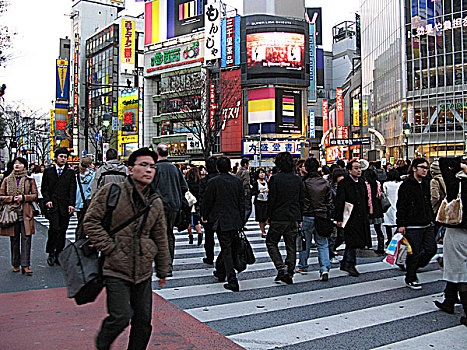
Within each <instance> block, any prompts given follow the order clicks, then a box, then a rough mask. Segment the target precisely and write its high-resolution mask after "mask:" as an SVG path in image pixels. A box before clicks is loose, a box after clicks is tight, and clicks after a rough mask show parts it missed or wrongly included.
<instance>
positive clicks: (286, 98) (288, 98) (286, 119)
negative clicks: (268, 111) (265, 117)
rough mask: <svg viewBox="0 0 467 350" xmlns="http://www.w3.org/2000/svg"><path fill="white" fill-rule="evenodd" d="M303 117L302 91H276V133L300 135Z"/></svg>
mask: <svg viewBox="0 0 467 350" xmlns="http://www.w3.org/2000/svg"><path fill="white" fill-rule="evenodd" d="M301 116H302V98H301V91H300V90H285V89H276V133H278V134H300V133H301V132H302V130H301V129H302V128H301V127H302V118H301Z"/></svg>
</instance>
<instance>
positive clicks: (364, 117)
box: [362, 99, 368, 126]
mask: <svg viewBox="0 0 467 350" xmlns="http://www.w3.org/2000/svg"><path fill="white" fill-rule="evenodd" d="M362 126H368V101H367V100H365V99H363V100H362Z"/></svg>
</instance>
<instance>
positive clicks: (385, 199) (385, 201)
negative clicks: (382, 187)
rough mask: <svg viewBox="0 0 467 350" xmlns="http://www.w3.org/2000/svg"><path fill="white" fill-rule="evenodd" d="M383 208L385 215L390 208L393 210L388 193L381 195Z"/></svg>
mask: <svg viewBox="0 0 467 350" xmlns="http://www.w3.org/2000/svg"><path fill="white" fill-rule="evenodd" d="M380 200H381V208H383V213H386V212H387V211H388V210H389V208H391V202H390V201H389V198H388V196H386V193H384V192H383V193H381V199H380Z"/></svg>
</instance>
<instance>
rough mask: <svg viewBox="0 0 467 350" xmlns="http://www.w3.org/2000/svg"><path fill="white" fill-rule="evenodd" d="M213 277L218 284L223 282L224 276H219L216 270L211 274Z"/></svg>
mask: <svg viewBox="0 0 467 350" xmlns="http://www.w3.org/2000/svg"><path fill="white" fill-rule="evenodd" d="M212 274H213V275H214V277H216V278H217V281H218V282H225V276H224V275H221V274H220V273H219V272H217V271H216V270H214V272H213V273H212Z"/></svg>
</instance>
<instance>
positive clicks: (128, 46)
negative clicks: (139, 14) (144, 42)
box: [120, 19, 135, 65]
mask: <svg viewBox="0 0 467 350" xmlns="http://www.w3.org/2000/svg"><path fill="white" fill-rule="evenodd" d="M121 33H122V39H121V42H120V46H121V50H122V51H121V61H122V63H128V64H131V65H134V64H135V21H130V20H127V19H123V20H122V31H121Z"/></svg>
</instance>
